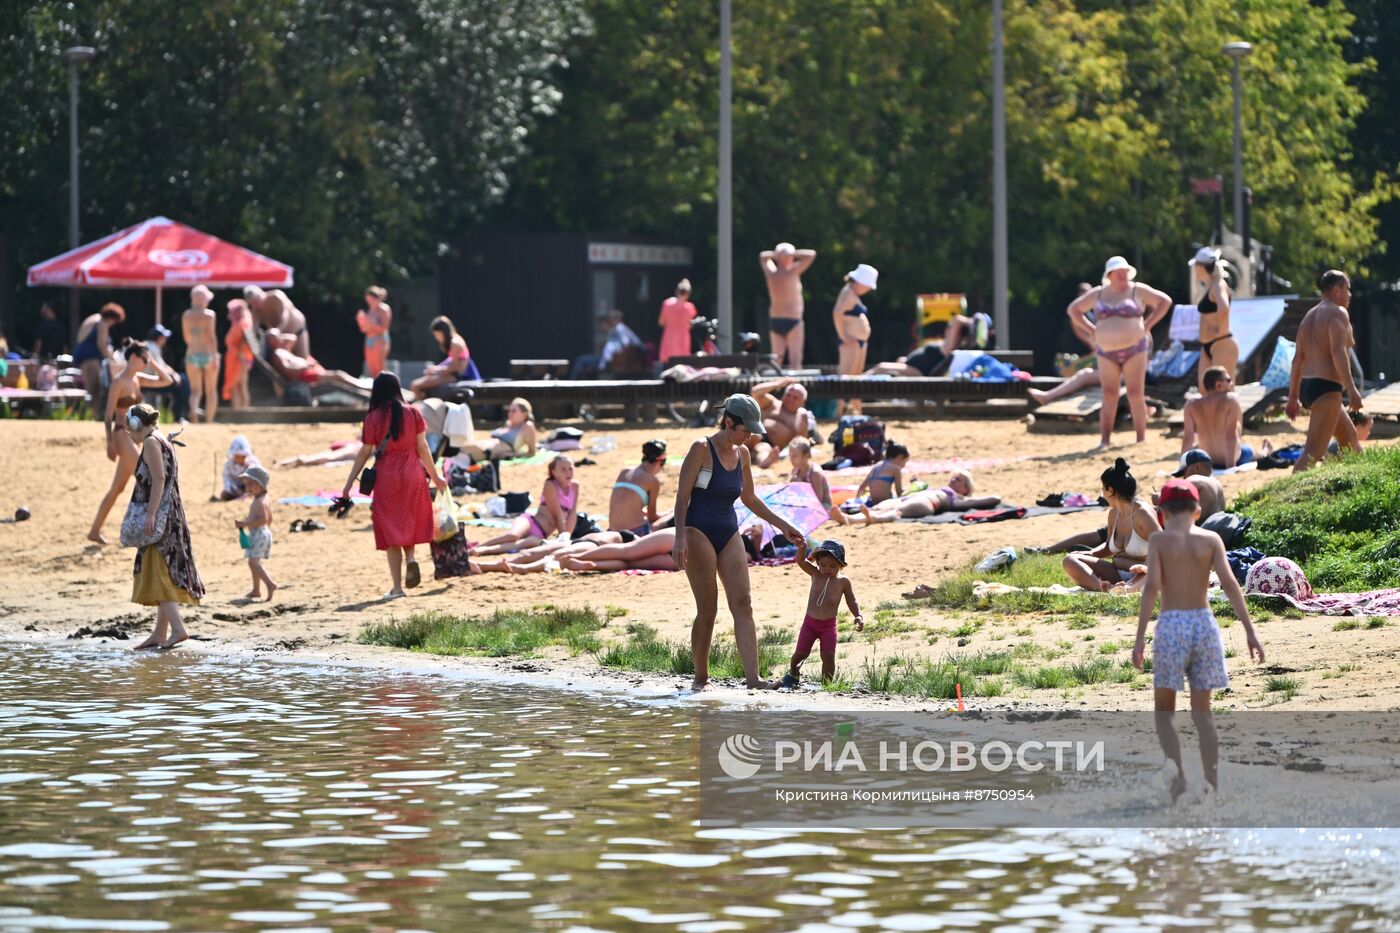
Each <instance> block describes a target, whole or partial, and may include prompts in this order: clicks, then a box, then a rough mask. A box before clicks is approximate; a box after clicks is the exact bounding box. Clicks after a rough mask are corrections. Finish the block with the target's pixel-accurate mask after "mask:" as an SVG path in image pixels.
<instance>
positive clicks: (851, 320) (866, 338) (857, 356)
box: [831, 263, 880, 417]
mask: <svg viewBox="0 0 1400 933" xmlns="http://www.w3.org/2000/svg"><path fill="white" fill-rule="evenodd" d="M879 278H880V272H879V270H878V269H876V268H875V267H874V266H872V265H868V264H866V263H860V264H859V265H858V266H856V267H855V268H854V269H852V270H851V271H850V272H848V273H846V284H845V285H844V286H842V288H841V292H840V293H839V294H838V295H837V296H836V304H835V305H834V306H833V307H832V309H831V320H832V323H833V324H834V325H835V327H836V345H837V353H838V355H839V356H838V358H839V363H840V365H839V367H838V369H837V371H838V372H839V373H840V374H841V375H843V376H859V375H860V374H861V373H863V372H865V354H866V351H867V350H868V349H869V345H870V315H869V312H868V311H867V309H866V307H865V304H864V303H863V302H862V301H861V300H860V299H861V297H862V296H863V295H865V294H866V293H867V292H873V291H874V290H875V284H876V282H877V281H879ZM836 413H837V416H838V417H839V416H840V415H841V414H843V413H849V414H853V415H858V414H860V399H852V400H845V401H842V402H841V403H839V405H838V408H837V412H836Z"/></svg>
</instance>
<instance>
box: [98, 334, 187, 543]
mask: <svg viewBox="0 0 1400 933" xmlns="http://www.w3.org/2000/svg"><path fill="white" fill-rule="evenodd" d="M121 352H122V358H123V359H124V360H125V363H124V365H123V366H122V368H121V370H120V371H119V372H118V373H117V375H116V376H115V378H113V379H112V384H111V385H110V386H109V387H108V389H107V411H106V414H105V415H104V417H103V427H104V428H105V429H106V432H107V459H108V460H111V461H113V462H114V463H116V465H117V469H116V472H115V473H113V474H112V485H111V487H110V488H108V490H107V494H106V495H105V496H103V497H102V504H101V505H99V506H98V507H97V515H96V517H95V518H93V520H92V527H91V528H90V529H88V540H89V541H92V542H95V543H97V544H106V543H107V539H106V538H105V537H103V535H102V526H103V525H104V524H106V522H107V516H108V515H109V514H111V511H112V506H114V505H116V503H117V497H118V496H120V495H121V494H122V492H123V491H124V490H125V489H126V484H127V483H128V482H130V480H131V477H132V476H133V475H135V473H136V466H137V463H138V462H139V461H140V459H141V448H140V446H138V445H137V443H136V441H135V440H133V439H132V434H131V432H130V430H129V429H128V427H127V423H126V413H127V411H128V410H129V409H130V408H131V407H132V406H133V405H136V404H137V403H138V402H140V401H141V390H142V389H143V388H147V389H156V388H159V387H161V386H168V385H170V384H171V383H173V382H174V381H175V373H174V371H172V370H171V369H170V367H168V366H166V365H164V364H163V363H162V364H157V363H155V361H154V360H152V359H151V353H150V350H148V349H147V348H146V345H145V344H144V343H141V342H140V341H138V340H133V339H131V338H130V337H128V338H126V340H125V341H123V342H122V350H121ZM147 368H155V370H156V374H155V375H154V376H153V375H151V374H150V373H147V372H146V370H147Z"/></svg>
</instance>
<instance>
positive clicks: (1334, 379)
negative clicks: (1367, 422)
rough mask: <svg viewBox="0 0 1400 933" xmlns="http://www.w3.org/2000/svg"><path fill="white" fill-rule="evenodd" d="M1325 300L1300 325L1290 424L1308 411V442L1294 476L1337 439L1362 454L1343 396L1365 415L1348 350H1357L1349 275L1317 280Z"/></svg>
mask: <svg viewBox="0 0 1400 933" xmlns="http://www.w3.org/2000/svg"><path fill="white" fill-rule="evenodd" d="M1318 286H1319V291H1321V293H1322V300H1321V301H1320V302H1318V303H1317V304H1316V305H1315V306H1314V307H1313V308H1312V310H1310V311H1308V313H1307V314H1306V315H1305V316H1304V317H1303V322H1302V323H1301V324H1299V325H1298V346H1297V350H1296V351H1295V353H1294V355H1293V372H1292V374H1291V376H1290V378H1289V383H1288V407H1287V412H1288V420H1289V421H1292V420H1294V419H1295V418H1297V417H1298V414H1299V412H1300V410H1301V409H1302V408H1307V409H1308V412H1309V416H1308V438H1307V441H1306V442H1305V443H1304V446H1303V455H1302V456H1301V457H1299V458H1298V462H1297V464H1296V465H1294V467H1293V472H1295V473H1299V472H1302V471H1303V470H1306V469H1307V468H1308V467H1310V466H1311V465H1312V464H1313V463H1314V462H1316V461H1318V460H1321V459H1322V458H1323V457H1325V456H1326V455H1327V442H1328V441H1329V440H1331V439H1332V438H1333V437H1335V438H1336V439H1337V443H1338V445H1339V446H1340V447H1343V448H1347V449H1350V450H1355V451H1357V452H1358V453H1359V452H1360V451H1361V444H1360V442H1359V441H1358V440H1357V438H1356V427H1355V426H1354V425H1353V424H1352V423H1351V419H1350V418H1348V417H1347V416H1346V414H1345V413H1344V412H1343V410H1342V393H1343V392H1345V393H1346V396H1347V399H1348V400H1349V401H1350V403H1351V410H1352V411H1360V410H1361V391H1360V389H1359V388H1358V386H1357V385H1356V381H1355V379H1354V378H1353V377H1352V372H1351V358H1350V355H1349V353H1350V350H1351V348H1352V347H1353V346H1355V345H1356V338H1355V337H1354V336H1353V335H1352V331H1351V318H1350V316H1349V315H1348V313H1347V308H1348V307H1349V306H1350V304H1351V280H1350V279H1349V278H1347V274H1346V273H1345V272H1341V271H1339V270H1337V269H1328V270H1327V271H1326V272H1324V273H1322V278H1321V279H1319V280H1318Z"/></svg>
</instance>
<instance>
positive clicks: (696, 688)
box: [690, 678, 714, 693]
mask: <svg viewBox="0 0 1400 933" xmlns="http://www.w3.org/2000/svg"><path fill="white" fill-rule="evenodd" d="M713 689H714V684H712V683H710V680H709V678H706V679H704V680H693V681H691V683H690V690H691V692H692V693H703V692H705V691H706V690H713Z"/></svg>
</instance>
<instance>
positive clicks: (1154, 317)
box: [1067, 256, 1172, 450]
mask: <svg viewBox="0 0 1400 933" xmlns="http://www.w3.org/2000/svg"><path fill="white" fill-rule="evenodd" d="M1136 278H1137V269H1135V268H1133V266H1132V265H1131V264H1130V263H1129V262H1128V260H1126V259H1124V258H1123V257H1122V256H1113V257H1110V258H1109V260H1108V262H1107V263H1105V264H1104V267H1103V284H1102V285H1100V286H1099V287H1098V288H1091V289H1090V290H1089V291H1087V292H1085V293H1084V294H1082V295H1080V296H1079V297H1078V298H1076V299H1075V300H1074V301H1073V302H1071V303H1070V306H1069V308H1068V309H1067V310H1068V312H1069V316H1070V322H1071V325H1072V326H1073V327H1074V330H1075V333H1078V334H1083V335H1085V336H1087V337H1090V338H1092V340H1093V342H1094V354H1095V355H1096V356H1097V357H1098V361H1099V381H1100V382H1101V383H1102V385H1103V407H1102V408H1100V409H1099V446H1098V448H1097V449H1098V450H1106V449H1108V445H1109V443H1110V442H1111V441H1112V440H1113V424H1114V422H1115V421H1117V420H1118V383H1119V380H1120V379H1121V380H1122V381H1123V382H1125V383H1126V384H1127V389H1128V408H1129V410H1130V411H1131V412H1132V415H1133V428H1134V429H1135V430H1136V432H1137V442H1138V443H1139V444H1141V443H1142V442H1143V441H1144V440H1146V439H1147V395H1146V391H1147V390H1146V384H1147V358H1148V356H1149V354H1150V353H1151V350H1152V338H1151V336H1150V335H1151V332H1152V328H1153V327H1155V326H1156V324H1157V322H1158V321H1160V320H1161V319H1162V318H1164V317H1165V316H1166V315H1167V312H1169V311H1170V310H1171V309H1172V300H1171V298H1170V296H1168V295H1167V293H1166V292H1161V291H1158V290H1157V289H1155V288H1153V287H1152V286H1151V285H1144V284H1143V283H1141V282H1135V281H1133V280H1134V279H1136ZM1090 311H1093V312H1094V323H1092V324H1090V323H1089V322H1088V321H1087V319H1086V318H1085V315H1086V314H1088V313H1089V312H1090Z"/></svg>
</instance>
